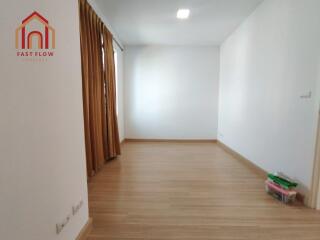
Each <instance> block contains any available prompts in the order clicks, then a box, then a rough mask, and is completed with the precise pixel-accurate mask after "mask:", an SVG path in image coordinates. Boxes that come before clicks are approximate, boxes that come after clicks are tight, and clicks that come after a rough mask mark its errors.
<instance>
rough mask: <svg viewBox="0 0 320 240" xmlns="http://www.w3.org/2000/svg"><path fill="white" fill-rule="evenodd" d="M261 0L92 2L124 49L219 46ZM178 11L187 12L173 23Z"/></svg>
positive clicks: (117, 0)
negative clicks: (185, 17)
mask: <svg viewBox="0 0 320 240" xmlns="http://www.w3.org/2000/svg"><path fill="white" fill-rule="evenodd" d="M262 1H263V0H95V3H96V5H97V7H98V8H99V10H100V11H101V12H102V13H103V14H104V15H105V18H106V19H107V20H108V22H109V24H110V25H111V26H112V28H113V29H114V31H115V32H116V34H117V35H118V37H119V38H120V40H121V41H122V43H123V44H125V45H144V44H156V45H162V44H168V45H220V44H221V43H222V42H223V41H224V40H225V39H226V38H227V37H228V35H229V34H230V33H231V32H232V31H234V30H235V29H236V27H237V26H238V25H239V24H240V23H241V22H242V21H243V20H244V19H245V18H246V17H247V16H249V15H250V14H251V13H252V12H253V11H254V9H255V8H256V7H257V6H258V5H259V4H260V3H261V2H262ZM179 8H189V9H190V10H191V13H190V18H189V19H188V20H178V19H176V12H177V10H178V9H179Z"/></svg>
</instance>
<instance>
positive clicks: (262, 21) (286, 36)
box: [218, 0, 320, 193]
mask: <svg viewBox="0 0 320 240" xmlns="http://www.w3.org/2000/svg"><path fill="white" fill-rule="evenodd" d="M319 9H320V1H317V0H307V1H300V0H281V1H279V0H268V1H264V2H263V3H262V4H261V5H260V6H259V7H258V9H257V10H256V11H255V12H254V13H253V14H252V15H251V16H250V17H249V18H248V19H247V20H246V21H245V22H244V23H243V24H242V25H241V26H240V27H239V28H238V29H237V30H236V31H235V32H234V33H233V34H232V35H231V36H230V37H229V38H228V39H227V40H226V41H225V42H224V43H223V45H222V47H221V70H220V71H221V72H220V106H219V109H220V111H219V136H218V138H219V140H220V141H222V142H224V143H225V144H226V145H228V146H230V147H231V148H233V149H234V150H236V151H237V152H239V153H240V154H242V155H243V156H245V157H246V158H248V159H249V160H251V161H252V162H254V163H255V164H257V165H258V166H260V167H262V168H263V169H265V170H267V171H270V172H274V171H281V172H283V173H285V174H287V175H289V176H291V177H292V178H295V179H297V180H298V181H299V182H300V184H301V188H302V191H303V192H304V193H307V192H308V190H309V189H310V183H311V175H312V168H313V158H314V146H315V134H316V130H315V129H316V125H317V111H318V105H319V104H318V102H319V101H318V99H319V98H318V92H317V90H316V89H317V85H316V84H317V80H318V79H319V75H318V74H317V73H318V72H317V69H318V68H317V67H318V63H319V56H320V55H319V49H320V48H319V43H320V41H319V40H320V28H319V22H320V15H319ZM309 91H312V98H311V99H301V98H300V96H301V95H304V94H306V93H308V92H309Z"/></svg>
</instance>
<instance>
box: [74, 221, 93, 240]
mask: <svg viewBox="0 0 320 240" xmlns="http://www.w3.org/2000/svg"><path fill="white" fill-rule="evenodd" d="M91 229H92V218H89V220H88V222H87V223H86V225H84V226H83V228H82V229H81V231H80V233H79V235H78V237H77V238H76V240H87V238H88V235H89V233H90V232H91Z"/></svg>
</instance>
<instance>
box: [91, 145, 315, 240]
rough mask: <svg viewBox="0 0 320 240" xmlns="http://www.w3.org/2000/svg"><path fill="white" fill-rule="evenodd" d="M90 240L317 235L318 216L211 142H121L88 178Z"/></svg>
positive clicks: (294, 239)
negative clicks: (272, 191)
mask: <svg viewBox="0 0 320 240" xmlns="http://www.w3.org/2000/svg"><path fill="white" fill-rule="evenodd" d="M89 204H90V215H91V217H93V221H94V226H93V231H92V233H91V234H90V236H89V238H88V240H102V239H115V240H118V239H122V240H129V239H131V240H133V239H134V240H142V239H144V240H146V239H150V240H166V239H172V240H173V239H176V240H190V239H193V240H204V239H215V240H230V239H237V240H240V239H241V240H270V239H277V240H287V239H288V240H311V239H312V240H319V239H320V214H319V212H316V211H314V210H310V209H307V208H304V207H302V206H286V205H283V204H282V203H280V202H278V201H276V200H274V199H273V198H271V197H270V196H268V195H267V194H266V193H265V192H264V179H263V178H262V177H261V176H259V175H257V174H256V173H255V172H254V171H252V169H250V168H248V166H246V165H243V163H241V162H239V161H238V160H236V159H234V158H233V157H232V156H231V155H230V154H228V153H226V152H225V151H224V150H223V149H222V148H220V147H219V146H218V145H217V144H213V143H134V142H129V143H125V144H124V147H123V153H122V156H121V158H119V159H118V160H115V161H112V162H110V163H108V164H107V165H106V166H105V167H104V169H103V170H102V171H101V172H100V173H99V174H98V175H97V176H96V177H94V178H93V179H92V180H91V182H90V183H89Z"/></svg>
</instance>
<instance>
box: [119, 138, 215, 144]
mask: <svg viewBox="0 0 320 240" xmlns="http://www.w3.org/2000/svg"><path fill="white" fill-rule="evenodd" d="M124 142H151V143H152V142H155V143H156V142H173V143H217V140H216V139H140V138H126V139H125V140H124Z"/></svg>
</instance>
